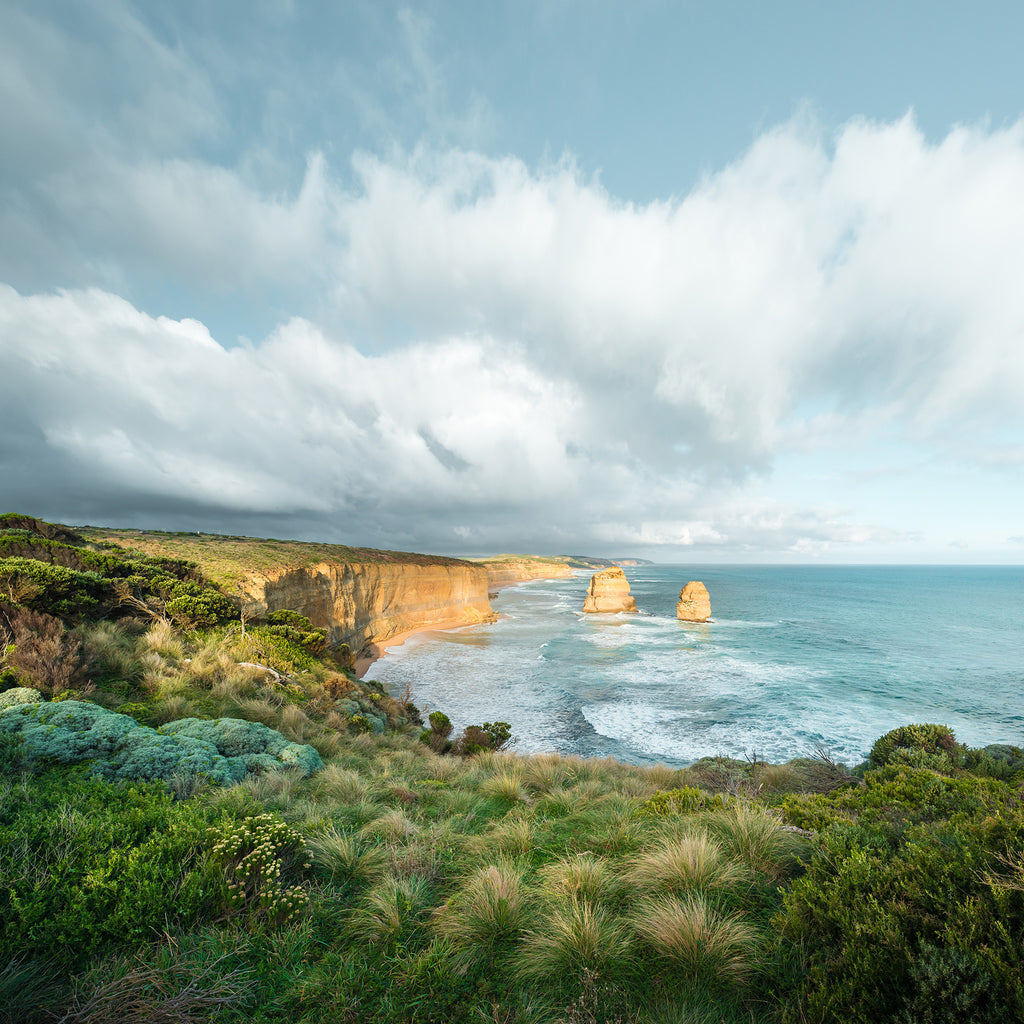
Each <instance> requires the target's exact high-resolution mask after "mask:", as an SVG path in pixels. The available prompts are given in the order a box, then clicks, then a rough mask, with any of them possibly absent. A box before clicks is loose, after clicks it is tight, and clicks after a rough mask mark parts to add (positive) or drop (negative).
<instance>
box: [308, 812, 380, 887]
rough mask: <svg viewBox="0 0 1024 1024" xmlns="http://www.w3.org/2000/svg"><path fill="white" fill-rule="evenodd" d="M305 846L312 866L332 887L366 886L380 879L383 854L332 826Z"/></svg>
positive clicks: (376, 848)
mask: <svg viewBox="0 0 1024 1024" xmlns="http://www.w3.org/2000/svg"><path fill="white" fill-rule="evenodd" d="M306 846H307V849H308V850H309V854H310V856H311V857H312V860H313V863H314V864H315V865H316V866H317V868H319V869H320V870H321V871H322V872H324V873H325V874H327V875H328V876H329V878H330V880H331V882H332V883H334V882H338V881H342V882H356V883H360V884H363V883H366V882H370V881H372V880H373V879H375V878H377V877H378V876H379V875H380V873H381V871H382V869H383V866H384V852H383V851H382V850H381V849H380V848H379V847H376V846H369V847H365V846H363V845H362V844H361V843H360V842H359V840H358V839H355V838H353V837H352V836H347V835H344V834H343V833H341V832H339V831H338V830H337V828H335V827H334V826H333V825H332V826H331V827H330V828H328V829H327V830H326V831H324V832H322V833H320V834H319V835H315V836H313V837H312V838H310V839H308V840H307V841H306Z"/></svg>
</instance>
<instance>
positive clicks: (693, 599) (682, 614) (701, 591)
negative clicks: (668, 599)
mask: <svg viewBox="0 0 1024 1024" xmlns="http://www.w3.org/2000/svg"><path fill="white" fill-rule="evenodd" d="M676 618H677V619H682V620H683V621H684V622H707V621H708V619H710V618H711V597H710V596H709V595H708V588H707V587H705V586H704V584H703V583H701V582H700V581H698V580H691V581H690V582H689V583H687V584H686V586H685V587H683V589H682V590H680V591H679V602H678V603H677V604H676Z"/></svg>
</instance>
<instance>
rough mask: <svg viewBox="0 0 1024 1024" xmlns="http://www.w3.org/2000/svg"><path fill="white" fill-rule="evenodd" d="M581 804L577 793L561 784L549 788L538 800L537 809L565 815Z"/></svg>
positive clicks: (545, 812) (560, 815) (556, 815)
mask: <svg viewBox="0 0 1024 1024" xmlns="http://www.w3.org/2000/svg"><path fill="white" fill-rule="evenodd" d="M579 804H580V799H579V797H578V796H577V795H575V794H574V793H573V792H571V791H570V790H567V789H563V788H562V787H561V786H555V787H554V788H552V789H550V790H548V791H547V792H546V793H545V794H544V795H543V796H542V797H541V798H540V799H539V800H538V801H537V809H538V810H540V811H541V812H542V813H543V814H548V815H553V816H555V817H563V816H564V815H566V814H573V813H574V812H575V811H576V810H577V809H578V808H579Z"/></svg>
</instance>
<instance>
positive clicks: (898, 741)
mask: <svg viewBox="0 0 1024 1024" xmlns="http://www.w3.org/2000/svg"><path fill="white" fill-rule="evenodd" d="M965 749H966V748H965V747H964V746H963V745H962V744H960V743H957V741H956V736H955V734H954V733H953V730H952V729H950V728H949V726H948V725H933V724H928V723H926V724H924V725H901V726H900V727H899V728H898V729H893V730H892V731H891V732H887V733H886V734H885V735H884V736H880V737H879V738H878V739H877V740H875V744H874V746H873V747H872V748H871V753H870V754H869V755H868V763H869V764H870V765H871V767H872V768H884V767H885V766H886V765H888V764H908V765H911V766H912V767H917V768H931V769H933V770H935V771H942V770H948V769H950V768H955V767H956V766H957V765H959V764H960V763H961V761H962V760H963V754H964V750H965Z"/></svg>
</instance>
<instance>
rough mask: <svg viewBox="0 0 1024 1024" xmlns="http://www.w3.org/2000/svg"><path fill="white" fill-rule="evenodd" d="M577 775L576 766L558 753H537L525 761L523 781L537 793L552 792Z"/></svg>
mask: <svg viewBox="0 0 1024 1024" xmlns="http://www.w3.org/2000/svg"><path fill="white" fill-rule="evenodd" d="M575 777H576V771H575V768H574V766H573V765H571V764H567V763H566V761H565V759H564V758H562V757H560V756H559V755H558V754H535V755H534V756H533V757H530V758H526V759H525V761H524V763H523V781H524V783H525V785H526V786H527V787H528V788H529V789H531V790H532V791H533V792H535V793H550V792H551V791H552V790H554V789H557V788H561V787H562V786H564V785H565V783H567V782H571V781H572V780H573V779H575Z"/></svg>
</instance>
